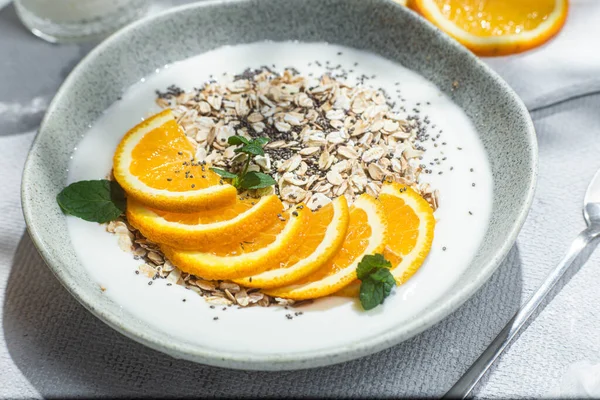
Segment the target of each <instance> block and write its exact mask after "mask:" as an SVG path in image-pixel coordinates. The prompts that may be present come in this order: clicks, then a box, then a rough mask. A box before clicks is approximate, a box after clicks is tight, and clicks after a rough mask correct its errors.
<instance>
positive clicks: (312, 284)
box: [265, 194, 388, 300]
mask: <svg viewBox="0 0 600 400" xmlns="http://www.w3.org/2000/svg"><path fill="white" fill-rule="evenodd" d="M387 234H388V229H387V222H386V218H385V214H384V211H383V206H382V205H381V203H380V202H379V201H377V200H376V199H374V198H373V197H371V196H369V195H367V194H362V195H361V196H360V197H359V198H358V199H356V201H355V202H354V204H353V205H352V207H350V221H349V224H348V232H347V233H346V238H345V240H344V244H343V245H342V248H341V249H340V250H339V251H338V252H337V254H336V255H335V256H334V257H333V259H332V260H331V261H329V262H328V263H326V264H325V265H323V266H322V267H321V268H319V269H318V270H316V271H315V272H314V273H312V274H310V275H309V276H307V277H306V278H303V279H301V280H300V281H298V282H296V283H294V284H292V285H288V286H284V287H281V288H277V289H272V290H266V291H265V293H267V294H269V295H271V296H277V297H283V298H288V299H294V300H304V299H314V298H317V297H323V296H327V295H329V294H332V293H335V292H337V291H338V290H340V289H341V288H343V287H344V286H346V285H348V284H350V283H351V282H352V281H354V280H355V279H356V266H357V265H358V263H359V262H360V260H361V259H362V258H363V257H364V256H365V255H367V254H375V253H381V252H382V251H383V249H384V247H385V243H386V238H387Z"/></svg>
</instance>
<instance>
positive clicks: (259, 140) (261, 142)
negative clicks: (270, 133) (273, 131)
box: [252, 136, 269, 147]
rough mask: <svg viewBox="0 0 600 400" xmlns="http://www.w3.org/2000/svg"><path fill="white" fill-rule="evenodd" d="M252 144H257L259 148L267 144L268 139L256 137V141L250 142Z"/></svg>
mask: <svg viewBox="0 0 600 400" xmlns="http://www.w3.org/2000/svg"><path fill="white" fill-rule="evenodd" d="M252 143H255V144H258V145H259V146H261V147H262V146H264V145H265V144H267V143H269V138H266V137H262V136H261V137H257V138H256V139H254V140H252Z"/></svg>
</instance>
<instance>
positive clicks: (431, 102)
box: [68, 42, 492, 355]
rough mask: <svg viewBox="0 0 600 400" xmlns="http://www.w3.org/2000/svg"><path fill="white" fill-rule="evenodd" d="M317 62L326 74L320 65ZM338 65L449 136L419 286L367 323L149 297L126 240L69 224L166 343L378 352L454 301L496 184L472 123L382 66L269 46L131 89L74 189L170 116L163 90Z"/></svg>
mask: <svg viewBox="0 0 600 400" xmlns="http://www.w3.org/2000/svg"><path fill="white" fill-rule="evenodd" d="M340 52H341V54H339V53H340ZM317 60H318V61H320V63H321V65H322V67H319V66H317V65H316V63H315V61H317ZM327 60H329V61H330V65H332V66H335V65H337V64H341V65H342V67H343V68H345V69H346V70H350V69H352V70H353V71H354V72H353V73H351V74H350V77H349V82H351V83H354V82H355V79H354V77H356V76H360V75H362V74H365V75H367V76H372V75H375V78H374V79H369V80H368V81H367V82H365V84H368V85H373V87H376V88H379V87H383V88H384V89H386V90H387V92H388V93H389V94H391V95H392V96H393V97H394V98H395V97H396V96H397V95H396V90H397V89H399V90H400V91H401V96H402V98H404V99H406V100H405V102H404V103H402V105H405V106H406V109H407V110H409V111H410V110H412V108H413V107H415V106H416V104H417V103H420V105H419V106H418V108H419V109H420V110H421V111H420V115H421V116H422V117H424V116H425V115H427V116H428V117H429V119H430V120H431V125H436V129H433V130H431V131H430V132H432V133H433V132H434V131H436V132H437V131H439V129H442V130H443V132H442V134H441V136H440V138H439V139H438V140H436V142H435V143H437V144H438V147H434V143H432V142H431V141H427V142H425V143H424V146H425V147H427V149H428V151H427V152H426V154H425V157H424V160H423V161H422V162H423V163H426V164H427V165H428V167H429V162H430V161H433V160H434V159H436V158H438V159H440V160H441V159H442V158H443V157H446V160H445V161H444V162H443V164H442V165H440V166H435V167H433V168H434V173H433V174H431V175H426V174H422V175H421V180H422V181H427V182H430V183H431V185H432V186H433V187H434V188H437V189H439V190H440V197H441V200H440V203H441V206H440V208H439V209H438V210H437V211H436V213H435V216H436V220H437V225H436V230H435V239H434V242H433V248H432V250H431V253H430V254H429V257H428V258H427V260H426V262H425V264H424V265H423V266H422V267H421V269H420V270H419V271H418V272H417V273H416V274H415V276H413V278H412V279H410V280H409V281H408V282H407V283H406V284H404V285H402V286H401V287H398V288H396V289H395V291H394V292H393V293H392V295H391V296H390V297H388V298H387V299H386V301H385V303H384V305H383V306H380V307H378V308H376V309H374V310H372V311H370V312H364V311H362V309H361V308H360V305H359V304H358V302H354V301H352V300H349V299H345V298H327V299H321V300H319V301H316V302H315V303H314V304H312V305H309V306H304V307H302V308H300V309H290V310H285V309H283V308H280V307H270V308H266V309H265V308H260V307H253V308H249V309H237V308H236V307H230V308H227V310H226V311H223V310H222V307H216V308H215V309H211V308H210V307H209V305H208V304H207V303H206V302H205V301H204V299H203V298H201V297H200V296H198V295H196V294H195V293H193V292H191V291H189V290H186V289H184V288H183V287H179V286H170V287H168V286H166V282H165V281H164V280H160V279H158V280H155V281H154V282H153V284H152V285H148V281H149V280H148V279H147V278H146V277H143V276H142V275H136V274H135V273H134V271H135V270H136V269H137V266H138V265H139V264H140V261H136V260H134V259H133V258H132V256H131V254H128V253H124V252H122V251H121V250H120V249H119V247H118V245H117V238H116V236H114V235H111V234H109V233H107V232H106V231H105V228H104V226H100V225H98V224H93V223H89V222H85V221H83V220H79V219H76V218H73V217H68V226H69V232H70V235H71V238H72V241H73V245H74V247H75V249H76V251H77V254H78V256H79V258H80V260H81V262H82V263H83V265H84V267H85V268H86V269H87V270H88V271H89V273H90V275H91V276H92V277H93V279H94V280H96V281H97V282H98V284H99V285H101V286H102V287H104V288H106V291H105V292H104V294H105V295H106V296H108V297H110V298H111V299H113V300H114V301H116V302H117V303H119V304H120V305H121V306H122V307H123V309H125V310H127V311H129V312H131V313H133V314H134V315H136V316H137V317H139V318H140V319H142V320H144V321H146V322H147V323H148V324H150V325H151V326H153V327H155V328H156V329H157V330H158V331H163V332H165V333H167V334H170V335H173V336H174V337H177V338H180V339H183V340H186V341H189V342H192V343H197V344H199V345H201V346H206V347H209V348H211V349H215V350H218V351H228V352H235V353H252V354H263V355H265V354H282V353H302V352H305V351H315V350H320V349H325V348H329V347H332V346H344V345H351V344H352V343H356V342H364V341H368V340H369V338H371V337H376V336H377V335H379V334H380V333H382V332H386V331H388V330H389V329H392V328H393V327H395V326H398V325H402V324H403V323H404V322H405V321H407V320H409V319H410V318H411V317H413V316H415V315H418V314H419V313H420V312H421V311H422V310H423V309H425V308H426V307H427V306H428V305H430V304H432V303H434V302H435V301H437V299H438V298H439V297H440V296H441V295H442V294H443V293H444V292H446V291H449V290H451V289H452V286H453V285H454V284H455V283H456V281H457V279H458V278H459V276H460V275H461V273H462V272H463V271H464V270H465V269H466V268H467V266H468V264H469V262H470V260H471V259H472V258H473V256H474V255H475V253H476V251H477V248H478V247H479V245H480V242H481V239H482V238H483V236H484V234H485V231H486V229H487V225H488V221H489V217H490V213H491V206H492V175H491V171H490V168H489V165H488V161H487V158H486V154H485V152H484V149H483V146H482V144H481V143H480V142H479V139H478V138H477V132H476V131H475V129H474V127H473V126H472V123H471V122H470V120H469V119H468V117H467V116H466V115H465V113H464V112H463V111H462V110H461V109H460V108H459V107H458V106H456V105H455V104H454V103H452V101H451V100H450V99H449V98H447V97H446V96H445V95H443V94H442V93H441V92H440V90H439V89H438V88H437V87H435V86H434V85H433V84H432V83H430V82H429V81H427V80H426V79H425V78H423V77H421V76H420V75H418V74H417V73H415V72H413V71H410V70H408V69H406V68H403V67H402V66H400V65H399V64H396V63H393V62H391V61H389V60H386V59H384V58H382V57H380V56H377V55H375V54H371V53H367V52H364V51H358V50H354V49H351V48H346V47H342V46H338V45H328V44H322V43H292V42H286V43H272V42H265V43H256V44H250V45H239V46H234V47H224V48H219V49H216V50H213V51H211V52H208V53H205V54H202V55H199V56H196V57H193V58H191V59H188V60H184V61H181V62H177V63H174V64H171V65H168V66H165V67H164V68H161V69H160V70H157V71H156V73H155V74H153V75H151V76H148V77H145V78H144V79H142V80H141V81H140V83H138V84H136V85H134V86H133V87H131V88H129V89H127V90H126V91H125V93H124V95H123V98H122V100H120V101H117V102H116V103H115V104H113V105H112V106H111V107H110V108H109V109H108V110H106V113H105V114H104V115H103V116H102V117H101V118H100V119H99V120H98V121H96V123H95V124H94V125H93V126H92V127H91V128H90V130H89V132H88V133H87V134H86V135H85V137H84V139H83V140H82V142H81V143H80V144H79V146H78V147H77V148H76V149H75V151H74V153H73V160H72V164H71V167H70V171H69V181H70V182H73V181H78V180H84V179H100V178H103V177H105V176H106V175H107V173H108V172H109V171H110V169H111V165H112V156H113V153H114V150H115V148H116V146H117V144H118V142H119V141H120V139H121V138H122V136H123V134H124V133H125V132H126V131H127V130H129V129H130V128H131V127H132V126H134V125H135V124H136V123H138V122H139V121H140V120H141V119H142V118H143V117H146V116H148V115H150V114H152V113H155V112H157V111H159V108H158V106H156V105H155V103H154V100H155V90H157V89H158V90H164V89H165V88H166V87H167V86H169V85H171V84H175V85H177V86H179V87H181V88H183V89H185V90H191V89H192V88H193V87H199V86H201V85H202V83H203V82H205V81H207V80H208V79H209V77H210V76H211V75H213V76H214V77H215V79H218V78H219V77H220V76H222V75H223V73H225V72H227V73H230V74H237V73H240V72H242V71H243V70H244V69H245V68H246V67H253V68H257V67H260V66H262V65H269V66H271V65H273V64H274V65H275V70H278V71H281V70H282V68H283V67H294V68H296V69H297V70H299V71H300V73H302V74H308V73H311V72H312V73H314V74H315V76H318V75H320V74H321V73H323V72H326V70H325V66H326V65H327V64H326V61H327ZM309 63H311V65H310V66H309V65H308V64H309ZM355 63H358V65H355ZM396 82H399V85H395V83H396ZM442 143H446V144H445V145H443V144H442ZM459 148H461V149H462V150H459ZM442 153H443V154H442ZM450 167H453V169H452V170H450ZM471 169H473V171H472V172H471ZM438 171H442V172H443V174H442V175H439V174H438ZM473 183H475V186H473ZM469 211H470V212H471V213H472V215H470V214H469ZM444 248H445V250H444ZM183 299H186V301H185V302H184V301H183ZM295 311H303V315H301V316H298V317H295V318H293V319H292V320H288V319H287V318H286V317H285V315H286V314H288V313H292V314H293V313H294V312H295ZM215 316H218V317H219V319H218V320H217V321H215V320H213V317H215ZM250 327H253V328H252V329H249V328H250ZM259 327H263V329H260V328H259Z"/></svg>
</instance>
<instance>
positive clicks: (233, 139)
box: [227, 136, 250, 145]
mask: <svg viewBox="0 0 600 400" xmlns="http://www.w3.org/2000/svg"><path fill="white" fill-rule="evenodd" d="M227 143H229V144H231V145H238V144H248V143H250V141H249V140H248V139H246V138H245V137H243V136H230V137H229V139H227Z"/></svg>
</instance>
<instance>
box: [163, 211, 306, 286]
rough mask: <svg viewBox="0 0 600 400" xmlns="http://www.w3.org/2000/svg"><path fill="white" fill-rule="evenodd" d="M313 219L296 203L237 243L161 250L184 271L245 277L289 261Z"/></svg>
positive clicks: (206, 276)
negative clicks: (274, 219)
mask: <svg viewBox="0 0 600 400" xmlns="http://www.w3.org/2000/svg"><path fill="white" fill-rule="evenodd" d="M309 219H310V210H309V209H308V208H306V207H305V206H304V205H301V206H296V207H295V208H294V209H291V210H288V212H286V213H285V214H283V215H282V217H281V219H278V220H277V222H276V223H275V224H273V225H271V226H270V227H268V228H267V229H265V230H263V231H260V232H258V233H257V234H256V235H254V236H252V237H248V238H246V239H244V240H240V241H238V242H236V243H230V244H216V245H215V246H213V247H211V249H210V251H189V250H180V249H175V248H173V247H169V246H161V249H162V250H163V253H165V255H166V256H167V258H168V259H169V260H171V262H172V263H173V264H175V265H176V266H177V267H179V269H181V270H182V271H184V272H187V273H190V274H194V275H197V276H199V277H202V278H204V279H212V280H221V279H235V278H241V277H244V276H248V275H252V274H257V273H260V272H263V271H264V270H265V269H267V268H268V267H269V266H270V265H274V264H276V263H279V262H282V261H285V260H287V259H288V258H289V257H290V255H291V254H292V252H294V251H295V250H296V248H298V246H299V245H300V243H301V242H302V240H304V234H305V232H306V227H307V223H308V221H309Z"/></svg>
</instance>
